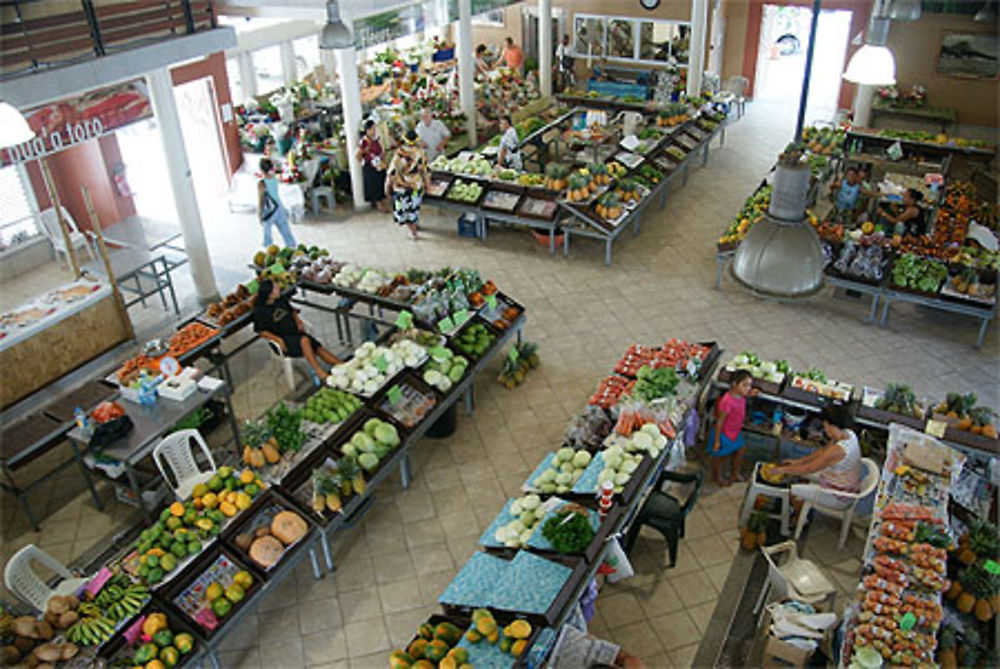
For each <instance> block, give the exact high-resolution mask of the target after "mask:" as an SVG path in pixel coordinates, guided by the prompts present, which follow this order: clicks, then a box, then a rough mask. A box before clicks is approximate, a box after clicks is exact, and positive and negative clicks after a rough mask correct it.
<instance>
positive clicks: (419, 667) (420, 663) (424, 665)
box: [413, 660, 436, 669]
mask: <svg viewBox="0 0 1000 669" xmlns="http://www.w3.org/2000/svg"><path fill="white" fill-rule="evenodd" d="M435 666H436V665H435V664H434V663H433V662H431V661H430V660H417V661H416V662H414V663H413V669H434V668H435Z"/></svg>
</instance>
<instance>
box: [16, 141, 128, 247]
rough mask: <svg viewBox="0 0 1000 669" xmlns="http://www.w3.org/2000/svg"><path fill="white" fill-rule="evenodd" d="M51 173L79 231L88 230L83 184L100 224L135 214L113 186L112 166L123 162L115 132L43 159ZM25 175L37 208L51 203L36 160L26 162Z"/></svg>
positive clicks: (110, 222)
mask: <svg viewBox="0 0 1000 669" xmlns="http://www.w3.org/2000/svg"><path fill="white" fill-rule="evenodd" d="M45 160H46V161H47V162H48V164H49V170H50V171H51V172H52V181H53V182H55V186H56V190H57V191H58V194H59V201H60V202H61V203H62V205H63V206H64V207H66V210H67V211H69V214H70V216H72V217H73V220H74V221H76V225H77V227H79V228H80V229H81V230H90V229H91V228H92V227H93V226H91V224H90V215H89V214H88V213H87V205H86V203H85V201H84V199H83V193H82V192H81V190H80V185H81V184H86V186H87V188H88V190H89V191H90V199H91V201H92V202H93V203H94V211H95V212H96V213H97V217H98V220H100V222H101V227H102V228H106V227H108V226H110V225H114V224H115V223H117V222H118V221H120V220H122V219H123V218H127V217H129V216H133V215H135V203H134V202H133V201H132V198H131V196H122V195H120V194H119V193H118V191H117V190H116V189H115V186H114V172H113V170H114V167H115V165H117V164H119V163H121V162H122V155H121V151H120V150H119V148H118V137H116V136H115V135H114V133H112V134H109V135H105V136H103V137H98V138H97V139H92V140H90V141H87V142H83V143H82V144H78V145H76V146H74V147H72V148H69V149H65V150H63V151H60V152H59V153H56V154H53V155H52V156H49V157H48V158H46V159H45ZM26 166H27V169H28V176H29V177H30V179H31V185H32V187H33V188H34V191H35V198H36V199H37V200H38V207H39V208H40V209H48V208H49V207H51V206H52V200H51V198H50V197H49V191H48V189H47V188H46V187H45V181H44V179H43V177H42V170H41V168H40V167H39V166H38V161H34V160H33V161H31V162H30V163H27V165H26Z"/></svg>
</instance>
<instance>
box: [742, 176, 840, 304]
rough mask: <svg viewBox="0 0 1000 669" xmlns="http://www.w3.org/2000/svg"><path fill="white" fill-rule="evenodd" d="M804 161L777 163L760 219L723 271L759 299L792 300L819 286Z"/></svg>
mask: <svg viewBox="0 0 1000 669" xmlns="http://www.w3.org/2000/svg"><path fill="white" fill-rule="evenodd" d="M809 179H810V169H809V165H808V164H807V163H805V162H802V161H801V160H796V161H793V162H784V164H783V162H779V163H778V166H777V167H776V168H775V173H774V184H773V188H772V190H771V203H770V205H769V206H768V210H767V214H765V216H764V219H763V220H761V221H758V222H757V223H756V224H755V225H754V226H753V227H752V228H750V231H749V232H748V233H747V236H746V239H744V240H743V242H742V243H741V244H740V246H739V248H738V249H737V250H736V255H735V256H734V257H733V262H732V264H731V265H730V268H729V271H730V274H731V275H732V277H733V278H734V279H735V280H736V281H737V282H738V283H739V284H740V285H742V286H743V287H745V288H747V289H748V290H750V291H751V292H752V293H754V294H755V295H758V296H760V297H765V298H770V299H777V300H794V299H800V298H804V297H810V296H811V295H815V294H816V293H817V292H819V291H820V290H821V289H822V288H823V264H824V258H823V247H822V246H821V244H820V239H819V235H817V234H816V231H815V230H814V229H813V227H812V226H811V225H809V222H808V221H807V220H806V202H807V199H808V194H809Z"/></svg>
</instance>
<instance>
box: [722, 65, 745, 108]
mask: <svg viewBox="0 0 1000 669" xmlns="http://www.w3.org/2000/svg"><path fill="white" fill-rule="evenodd" d="M749 85H750V80H749V79H747V78H746V77H744V76H742V75H739V74H734V75H733V76H731V77H729V78H728V79H726V83H725V85H724V86H723V87H722V88H723V90H724V91H726V92H727V93H729V94H730V95H732V96H733V104H734V105H735V106H736V116H737V118H740V117H742V116H743V112H744V110H745V108H746V102H747V99H746V91H747V86H749Z"/></svg>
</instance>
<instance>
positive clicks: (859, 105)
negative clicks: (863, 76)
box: [853, 84, 876, 128]
mask: <svg viewBox="0 0 1000 669" xmlns="http://www.w3.org/2000/svg"><path fill="white" fill-rule="evenodd" d="M875 88H876V87H875V86H868V85H866V84H857V90H856V91H855V92H854V123H853V125H856V126H859V127H861V128H870V127H871V124H872V101H873V100H874V99H875Z"/></svg>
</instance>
